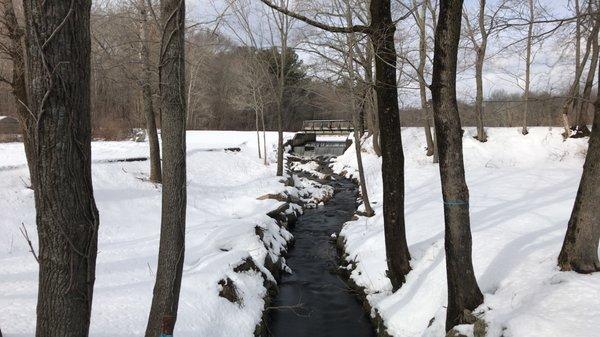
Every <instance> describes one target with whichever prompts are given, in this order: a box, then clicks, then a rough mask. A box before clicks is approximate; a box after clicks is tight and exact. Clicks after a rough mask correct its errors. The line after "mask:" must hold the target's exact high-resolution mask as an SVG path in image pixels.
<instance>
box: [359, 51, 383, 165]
mask: <svg viewBox="0 0 600 337" xmlns="http://www.w3.org/2000/svg"><path fill="white" fill-rule="evenodd" d="M366 59H367V60H366V62H365V63H366V64H365V65H364V67H363V68H364V70H365V82H366V83H367V84H368V85H369V88H368V89H367V90H368V91H367V97H368V101H367V102H368V109H369V110H368V116H369V124H370V129H371V134H372V137H373V151H375V154H376V155H377V156H378V157H381V146H380V145H379V118H378V116H377V110H378V109H377V94H376V93H375V90H374V87H373V86H372V85H373V83H374V82H375V78H374V74H373V63H374V62H373V44H372V43H368V44H367V57H366Z"/></svg>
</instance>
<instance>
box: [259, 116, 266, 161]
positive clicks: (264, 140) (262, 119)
mask: <svg viewBox="0 0 600 337" xmlns="http://www.w3.org/2000/svg"><path fill="white" fill-rule="evenodd" d="M260 122H261V124H262V134H263V153H264V154H265V155H264V156H263V164H264V165H265V166H266V165H267V164H268V162H267V131H266V130H265V111H264V110H263V109H262V108H261V109H260Z"/></svg>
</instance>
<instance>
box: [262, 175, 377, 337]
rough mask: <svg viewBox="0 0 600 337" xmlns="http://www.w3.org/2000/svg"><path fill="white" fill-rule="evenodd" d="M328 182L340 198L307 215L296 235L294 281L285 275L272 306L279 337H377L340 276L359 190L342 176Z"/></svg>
mask: <svg viewBox="0 0 600 337" xmlns="http://www.w3.org/2000/svg"><path fill="white" fill-rule="evenodd" d="M333 177H334V179H332V180H330V181H326V182H322V183H325V184H328V185H330V186H332V187H334V188H335V194H334V195H333V197H332V199H331V200H329V201H328V202H327V203H326V204H325V205H322V206H319V207H318V208H316V209H307V210H305V212H304V214H303V215H302V216H301V217H300V218H299V219H298V221H297V222H296V224H295V227H294V229H293V231H292V232H293V234H294V238H295V244H294V246H293V248H292V249H291V250H290V252H289V254H288V256H287V264H288V266H289V267H290V268H291V269H292V271H293V273H292V274H291V275H283V277H282V278H281V282H280V284H279V293H278V294H277V296H276V297H275V299H274V301H273V303H272V304H271V305H272V306H273V307H275V308H274V309H273V310H271V312H270V317H269V325H268V333H269V336H274V337H295V336H298V337H300V336H302V337H307V336H308V337H354V336H356V337H370V336H375V333H374V330H373V327H372V325H371V322H370V320H369V317H368V316H367V314H366V313H365V312H364V310H363V308H362V306H361V304H360V302H359V300H358V298H357V297H356V294H355V293H354V292H353V291H352V290H351V289H350V287H349V286H348V285H347V284H346V282H345V281H344V279H343V276H341V275H339V274H338V273H337V272H336V269H337V267H338V253H337V250H336V247H335V245H334V243H332V241H331V234H333V233H336V234H338V233H339V231H340V229H341V228H342V225H343V224H344V223H345V222H346V221H349V220H350V218H351V217H352V214H353V213H354V211H355V209H356V193H357V187H356V185H355V184H354V183H353V182H351V181H350V180H347V179H345V178H343V177H340V176H333Z"/></svg>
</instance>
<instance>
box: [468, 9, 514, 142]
mask: <svg viewBox="0 0 600 337" xmlns="http://www.w3.org/2000/svg"><path fill="white" fill-rule="evenodd" d="M486 6H487V2H486V0H479V11H478V13H477V25H476V26H475V24H473V23H471V20H472V19H471V17H470V15H469V13H468V12H467V10H466V9H464V11H463V16H464V18H465V26H466V35H467V37H468V38H469V40H470V41H471V44H472V46H473V50H474V51H475V55H476V58H475V84H476V94H475V115H476V117H477V136H476V137H475V138H476V139H477V140H479V141H480V142H486V141H487V134H486V132H485V129H484V123H483V66H484V63H485V60H486V51H487V47H488V40H489V37H490V35H491V34H493V33H494V32H495V30H496V29H497V28H498V14H499V13H500V12H501V11H502V9H503V8H504V1H501V2H500V3H498V4H496V8H494V9H493V10H492V13H491V14H489V15H488V14H487V11H488V9H487V8H486Z"/></svg>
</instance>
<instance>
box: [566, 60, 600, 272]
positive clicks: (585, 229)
mask: <svg viewBox="0 0 600 337" xmlns="http://www.w3.org/2000/svg"><path fill="white" fill-rule="evenodd" d="M599 72H600V70H599ZM599 195H600V95H599V96H598V97H597V98H596V103H595V112H594V125H593V126H592V135H591V136H590V146H589V148H588V153H587V156H586V159H585V165H584V167H583V175H582V176H581V182H580V183H579V190H578V191H577V197H576V198H575V206H574V207H573V212H572V213H571V219H570V220H569V225H568V228H567V234H566V235H565V240H564V242H563V246H562V250H561V252H560V255H559V257H558V265H559V267H560V269H561V270H573V271H576V272H578V273H592V272H596V271H600V262H599V261H598V241H599V240H600V207H599V205H598V196H599Z"/></svg>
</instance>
